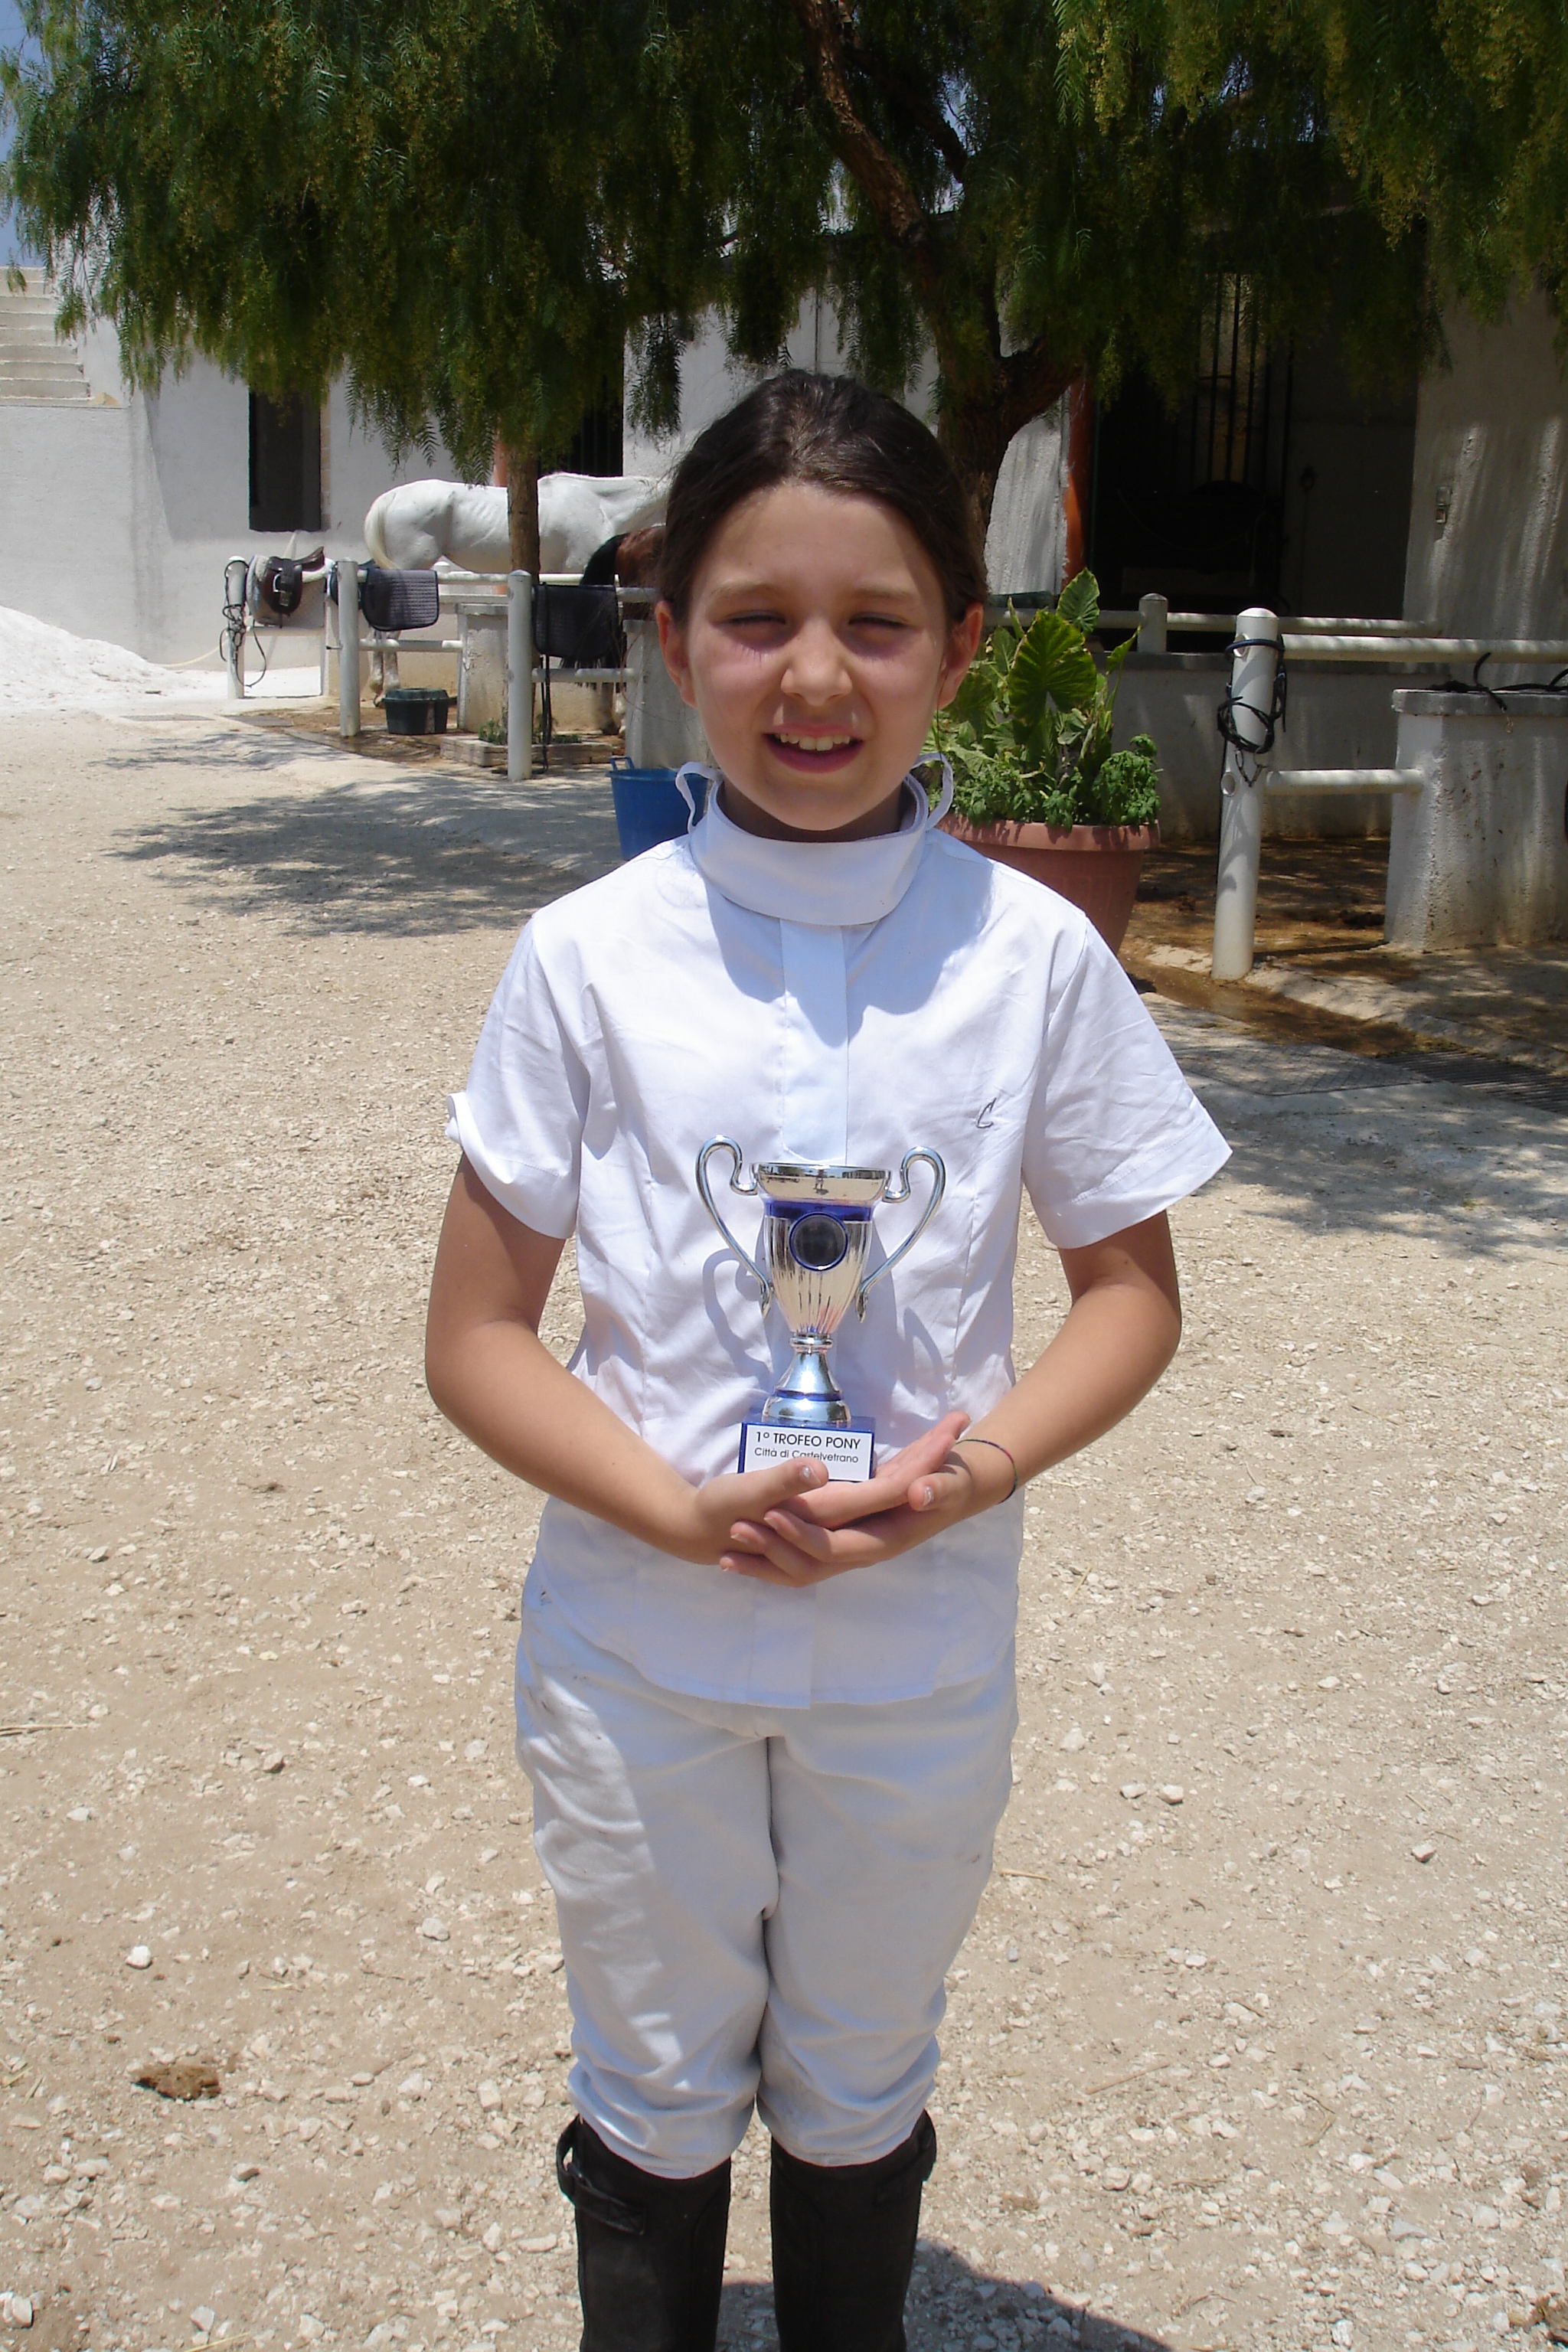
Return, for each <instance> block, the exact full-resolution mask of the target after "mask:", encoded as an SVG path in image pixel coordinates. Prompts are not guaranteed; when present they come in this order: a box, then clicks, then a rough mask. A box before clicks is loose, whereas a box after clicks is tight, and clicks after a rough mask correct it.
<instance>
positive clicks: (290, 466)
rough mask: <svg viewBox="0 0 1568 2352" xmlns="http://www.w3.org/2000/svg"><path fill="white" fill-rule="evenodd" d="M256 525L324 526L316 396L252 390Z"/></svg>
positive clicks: (252, 476)
mask: <svg viewBox="0 0 1568 2352" xmlns="http://www.w3.org/2000/svg"><path fill="white" fill-rule="evenodd" d="M250 528H251V530H321V410H320V409H319V408H318V407H317V406H316V404H315V403H314V402H313V401H307V400H302V399H300V397H299V396H298V395H297V394H289V396H288V397H287V398H286V399H283V400H272V399H269V398H268V395H267V394H266V393H264V392H253V393H252V394H251V395H250Z"/></svg>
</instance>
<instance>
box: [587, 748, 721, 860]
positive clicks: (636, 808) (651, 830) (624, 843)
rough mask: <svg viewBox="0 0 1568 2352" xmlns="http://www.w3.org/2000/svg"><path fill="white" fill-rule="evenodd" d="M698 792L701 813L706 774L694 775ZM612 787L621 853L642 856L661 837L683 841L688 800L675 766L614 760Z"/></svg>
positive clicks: (698, 812) (612, 764) (663, 839)
mask: <svg viewBox="0 0 1568 2352" xmlns="http://www.w3.org/2000/svg"><path fill="white" fill-rule="evenodd" d="M691 782H692V783H693V784H694V785H695V787H696V793H697V814H698V815H699V816H700V815H701V814H702V809H703V804H704V802H705V799H706V796H707V789H708V787H707V781H706V779H705V778H704V777H701V776H694V777H693V778H692V779H691ZM610 791H611V793H612V795H613V796H614V799H615V803H616V833H617V834H618V835H620V842H621V856H623V857H640V856H642V853H643V851H644V850H645V849H654V848H657V847H658V844H659V843H660V842H661V841H679V838H680V836H681V835H682V834H683V833H684V832H685V831H686V803H685V801H684V800H683V799H682V798H681V795H680V793H679V788H678V787H677V784H676V781H675V770H674V769H673V768H634V767H633V766H632V764H631V762H630V761H627V760H612V761H610Z"/></svg>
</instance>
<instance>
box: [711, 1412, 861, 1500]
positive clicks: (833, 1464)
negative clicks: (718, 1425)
mask: <svg viewBox="0 0 1568 2352" xmlns="http://www.w3.org/2000/svg"><path fill="white" fill-rule="evenodd" d="M876 1435H877V1433H876V1428H875V1425H874V1424H873V1423H871V1422H868V1421H862V1422H857V1423H856V1424H855V1426H854V1427H853V1428H851V1429H801V1428H799V1427H795V1428H790V1427H789V1426H787V1425H786V1424H785V1423H782V1422H772V1421H743V1422H742V1423H741V1458H740V1461H739V1463H738V1465H736V1466H737V1467H738V1468H739V1469H741V1470H742V1471H746V1470H771V1469H772V1468H773V1465H774V1464H775V1463H777V1462H795V1461H798V1460H799V1458H800V1456H801V1455H802V1454H810V1455H811V1456H813V1458H814V1459H815V1460H816V1461H818V1462H825V1463H826V1465H827V1475H828V1477H829V1478H830V1479H853V1480H854V1481H855V1482H856V1484H858V1485H863V1484H864V1482H865V1481H866V1480H867V1479H868V1478H869V1476H870V1475H871V1469H872V1457H873V1449H874V1447H875V1444H876Z"/></svg>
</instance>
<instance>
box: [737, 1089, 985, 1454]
mask: <svg viewBox="0 0 1568 2352" xmlns="http://www.w3.org/2000/svg"><path fill="white" fill-rule="evenodd" d="M719 1151H727V1152H728V1153H729V1155H730V1190H731V1192H737V1193H740V1194H741V1195H742V1197H743V1198H745V1199H748V1200H756V1199H757V1198H758V1197H759V1196H760V1197H761V1199H762V1202H763V1230H762V1251H761V1255H762V1262H761V1264H759V1263H758V1261H757V1259H756V1258H754V1257H752V1254H751V1252H750V1251H749V1250H745V1249H742V1246H741V1244H740V1243H739V1242H738V1241H737V1240H736V1239H735V1236H734V1234H732V1233H731V1231H730V1228H729V1226H728V1225H727V1224H726V1223H725V1222H724V1219H723V1217H722V1215H721V1213H720V1210H719V1208H718V1205H717V1203H716V1202H715V1201H714V1198H713V1193H712V1189H711V1187H710V1184H709V1181H708V1163H709V1161H710V1160H711V1158H712V1157H713V1155H714V1153H715V1152H719ZM917 1160H923V1161H924V1162H925V1164H926V1166H927V1167H928V1168H929V1169H930V1170H931V1197H930V1199H929V1200H928V1201H927V1202H926V1204H925V1207H924V1209H923V1210H922V1211H921V1216H920V1220H919V1223H917V1224H916V1226H915V1229H914V1231H913V1233H911V1234H910V1235H909V1236H908V1238H907V1239H906V1240H904V1241H902V1242H900V1244H899V1246H898V1248H897V1249H896V1250H895V1251H894V1252H893V1254H892V1255H891V1256H890V1257H889V1258H887V1259H885V1260H884V1261H883V1263H882V1264H881V1265H879V1266H878V1267H877V1268H876V1270H875V1272H874V1273H871V1274H868V1273H867V1271H866V1261H867V1258H868V1255H869V1254H870V1248H871V1213H872V1211H873V1209H874V1208H875V1207H876V1205H877V1203H878V1202H889V1204H892V1205H897V1204H898V1203H899V1202H904V1201H907V1200H908V1199H909V1198H910V1169H911V1168H912V1167H913V1166H914V1165H915V1163H916V1161H917ZM741 1169H742V1156H741V1147H740V1145H739V1144H738V1143H732V1142H731V1139H730V1138H729V1137H728V1136H727V1135H716V1136H714V1138H713V1139H712V1140H711V1141H710V1142H709V1143H705V1144H704V1145H703V1147H702V1149H701V1150H700V1152H699V1153H698V1155H697V1189H698V1191H699V1192H700V1193H701V1195H702V1205H703V1207H704V1208H705V1209H706V1210H707V1212H708V1213H709V1215H710V1217H711V1218H712V1220H713V1223H715V1224H716V1225H717V1226H718V1228H719V1231H720V1233H721V1234H722V1235H723V1237H724V1240H725V1242H726V1243H727V1244H728V1245H729V1247H730V1248H731V1250H733V1252H734V1254H735V1255H736V1256H737V1257H738V1258H739V1259H740V1261H741V1263H742V1265H743V1266H745V1267H746V1269H747V1271H748V1272H749V1273H751V1274H753V1275H754V1276H756V1278H757V1281H758V1283H759V1284H760V1285H761V1287H762V1310H763V1314H764V1315H765V1314H766V1313H767V1311H768V1308H769V1307H770V1306H771V1305H772V1303H773V1300H775V1299H776V1300H777V1301H778V1306H779V1311H780V1313H781V1314H782V1315H783V1316H784V1320H785V1322H786V1323H787V1324H788V1325H789V1335H790V1347H791V1349H792V1353H791V1357H790V1361H789V1365H788V1368H787V1370H785V1372H784V1378H783V1379H782V1380H781V1381H779V1383H778V1385H777V1387H776V1388H775V1389H774V1390H773V1394H772V1395H771V1396H770V1397H769V1398H768V1400H767V1402H766V1403H765V1404H764V1405H763V1410H762V1412H761V1414H760V1415H759V1416H758V1418H757V1419H756V1420H755V1421H745V1422H742V1424H741V1456H740V1467H741V1468H742V1470H760V1469H763V1468H764V1467H765V1466H766V1465H768V1464H769V1463H772V1462H787V1461H789V1460H790V1459H791V1458H792V1457H793V1456H794V1455H795V1454H802V1453H808V1454H819V1455H820V1456H821V1458H822V1459H823V1460H824V1461H826V1464H827V1468H828V1473H829V1475H830V1476H832V1477H835V1478H857V1479H864V1478H868V1477H869V1476H870V1475H871V1468H872V1453H873V1446H874V1443H875V1436H876V1433H875V1430H874V1429H873V1427H872V1424H871V1423H869V1422H868V1421H864V1420H858V1419H857V1418H856V1416H855V1415H854V1414H853V1413H851V1412H850V1410H849V1407H848V1405H847V1403H846V1402H845V1401H844V1397H843V1394H842V1392H841V1391H840V1390H839V1387H838V1383H837V1381H835V1379H834V1377H833V1372H832V1369H831V1366H830V1365H829V1362H828V1351H829V1349H831V1347H832V1345H833V1335H834V1333H835V1331H837V1328H838V1326H839V1325H840V1323H842V1321H843V1320H844V1318H845V1316H846V1315H847V1313H848V1312H849V1309H850V1308H851V1307H854V1309H855V1311H856V1313H857V1314H858V1315H860V1316H861V1317H864V1315H865V1312H866V1298H867V1294H868V1292H869V1291H870V1290H871V1289H872V1287H873V1286H875V1285H876V1284H877V1283H879V1282H880V1281H881V1279H882V1277H883V1276H884V1275H887V1274H891V1272H892V1270H893V1268H894V1267H895V1266H896V1265H898V1263H899V1260H900V1258H901V1257H903V1256H905V1255H907V1253H908V1252H909V1251H910V1250H911V1249H912V1248H913V1247H914V1245H915V1244H916V1242H918V1241H919V1239H920V1237H921V1234H923V1233H924V1231H925V1229H926V1227H927V1226H928V1225H929V1224H930V1223H931V1219H932V1217H934V1216H935V1214H936V1213H937V1209H938V1206H939V1205H940V1203H941V1201H942V1193H943V1192H944V1191H945V1190H946V1187H947V1171H946V1169H945V1168H944V1167H943V1166H942V1159H941V1156H940V1155H939V1154H938V1153H937V1152H934V1151H928V1150H926V1149H925V1148H924V1147H923V1145H922V1146H921V1148H920V1149H918V1150H914V1151H906V1152H905V1154H904V1157H903V1160H902V1161H901V1163H900V1168H899V1177H898V1185H897V1188H896V1189H895V1188H894V1185H893V1181H892V1178H891V1176H890V1174H889V1171H888V1170H887V1169H885V1168H834V1167H828V1166H826V1165H824V1164H822V1163H820V1162H818V1161H815V1160H770V1161H767V1162H765V1163H764V1164H763V1166H761V1167H756V1168H753V1169H752V1174H751V1179H750V1181H746V1180H745V1179H744V1178H743V1177H742V1173H741Z"/></svg>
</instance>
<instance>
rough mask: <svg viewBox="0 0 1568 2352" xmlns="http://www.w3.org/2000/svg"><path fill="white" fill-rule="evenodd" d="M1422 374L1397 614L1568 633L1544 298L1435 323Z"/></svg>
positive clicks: (1495, 629)
mask: <svg viewBox="0 0 1568 2352" xmlns="http://www.w3.org/2000/svg"><path fill="white" fill-rule="evenodd" d="M1445 325H1446V328H1447V337H1448V345H1449V350H1450V352H1451V354H1452V359H1453V365H1452V367H1451V368H1450V369H1446V370H1440V371H1434V372H1433V373H1430V374H1428V375H1426V376H1425V377H1423V379H1422V383H1421V392H1420V399H1419V403H1418V405H1417V410H1416V421H1415V481H1414V487H1413V490H1412V495H1411V506H1410V542H1409V551H1408V554H1407V557H1406V561H1405V618H1406V619H1407V620H1414V621H1422V622H1425V623H1426V624H1427V625H1429V626H1430V627H1432V628H1433V629H1435V630H1439V631H1441V632H1442V633H1443V635H1451V636H1467V637H1468V636H1489V635H1497V636H1506V637H1562V636H1564V635H1568V499H1565V497H1564V486H1565V483H1568V376H1565V374H1564V371H1563V364H1562V362H1561V361H1560V360H1559V358H1558V354H1557V352H1556V350H1555V348H1554V343H1553V332H1554V330H1553V323H1552V314H1551V311H1550V310H1549V309H1548V308H1547V304H1546V300H1545V298H1544V296H1543V295H1542V294H1541V293H1540V292H1539V291H1534V290H1532V291H1531V293H1530V294H1528V295H1526V296H1521V298H1520V299H1518V300H1517V301H1516V302H1515V303H1514V304H1513V306H1512V308H1511V310H1510V313H1509V316H1508V317H1507V319H1506V320H1503V321H1502V323H1501V324H1500V325H1499V326H1496V327H1483V326H1479V325H1478V324H1477V323H1476V321H1475V320H1473V319H1471V318H1469V317H1468V316H1467V315H1466V314H1465V313H1463V312H1459V313H1457V314H1453V315H1450V317H1449V318H1448V319H1447V320H1446V321H1445Z"/></svg>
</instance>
